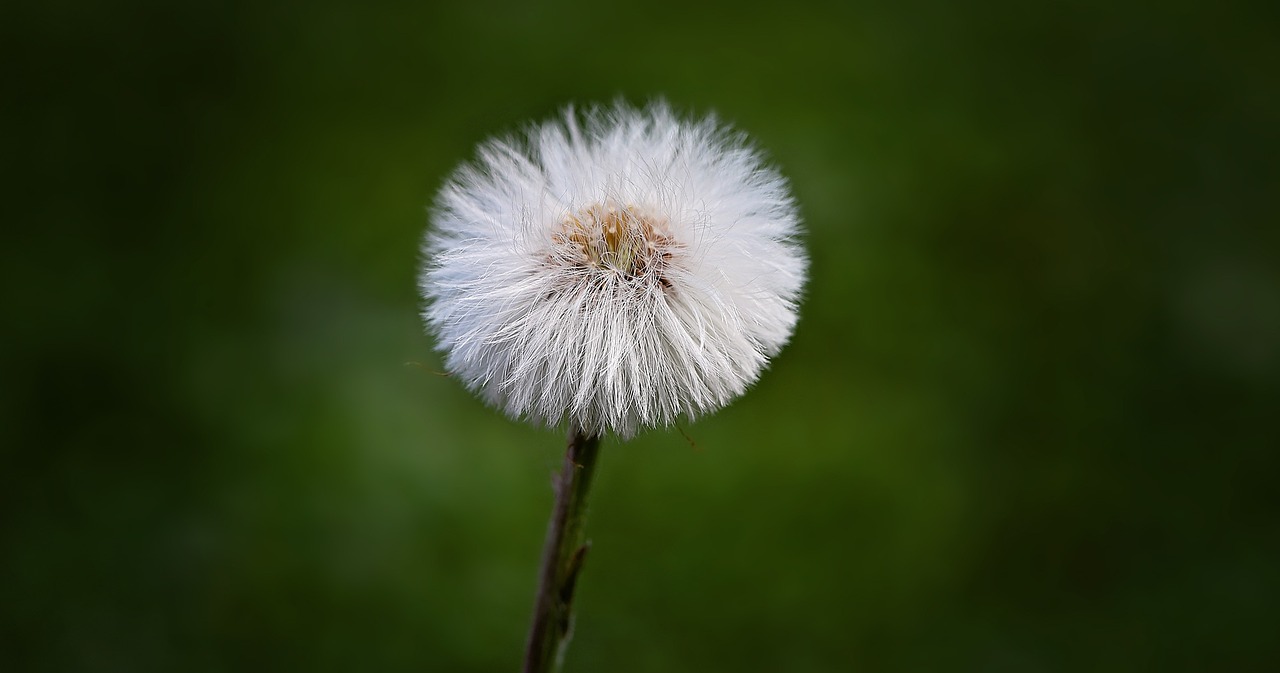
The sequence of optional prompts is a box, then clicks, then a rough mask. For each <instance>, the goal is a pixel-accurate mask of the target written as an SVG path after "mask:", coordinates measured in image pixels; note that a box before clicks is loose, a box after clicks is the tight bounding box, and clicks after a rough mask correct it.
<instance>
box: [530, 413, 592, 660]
mask: <svg viewBox="0 0 1280 673" xmlns="http://www.w3.org/2000/svg"><path fill="white" fill-rule="evenodd" d="M599 453H600V437H598V436H588V435H587V434H585V433H584V432H583V431H582V430H581V429H579V428H578V427H577V426H576V425H575V426H573V427H572V428H571V429H570V430H569V448H568V450H567V451H566V452H565V456H564V467H563V468H561V471H560V475H559V476H558V477H557V478H556V480H555V492H556V503H555V509H554V510H553V512H552V514H551V523H550V524H549V525H548V526H547V541H546V543H545V544H544V545H543V548H542V570H541V572H540V573H539V580H538V598H537V601H536V602H535V603H534V608H533V624H532V625H531V626H530V628H529V640H528V642H527V643H526V645H525V653H524V673H553V672H554V671H557V670H559V669H560V661H561V659H562V658H563V656H564V650H565V646H566V645H568V644H569V638H570V636H571V635H572V630H573V615H572V608H573V590H574V587H575V586H576V584H577V580H578V572H579V571H581V570H582V563H583V561H584V560H585V559H586V556H587V548H588V547H589V546H590V545H588V544H586V543H585V542H584V541H583V534H582V527H583V523H584V522H585V521H586V518H587V491H588V490H589V489H590V488H591V477H592V475H593V473H594V472H595V467H596V457H597V456H598V455H599Z"/></svg>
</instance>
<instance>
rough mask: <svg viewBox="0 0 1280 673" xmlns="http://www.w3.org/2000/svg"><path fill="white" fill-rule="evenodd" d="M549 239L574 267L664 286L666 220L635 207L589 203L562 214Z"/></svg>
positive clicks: (667, 254) (669, 243)
mask: <svg viewBox="0 0 1280 673" xmlns="http://www.w3.org/2000/svg"><path fill="white" fill-rule="evenodd" d="M553 238H554V240H555V242H556V244H557V245H558V246H559V247H560V248H561V249H562V250H563V251H564V252H565V253H567V254H566V257H567V258H568V259H569V260H571V262H572V263H574V264H575V265H576V266H582V267H586V268H589V269H599V270H608V271H613V272H616V273H620V274H622V275H625V276H628V277H632V278H641V277H650V276H652V277H654V278H657V279H658V280H659V281H660V282H662V284H663V285H664V286H666V284H667V283H666V282H665V281H664V280H663V278H662V270H663V267H664V265H665V263H666V261H667V260H669V259H670V258H671V249H672V248H673V247H674V244H673V242H672V240H671V235H670V233H669V231H668V222H667V219H666V218H664V217H657V216H654V215H651V214H649V213H647V212H645V211H644V210H642V209H641V208H639V207H638V206H635V205H625V206H618V205H613V204H600V203H596V204H592V205H590V206H587V207H586V208H583V209H582V210H579V211H577V212H574V213H570V214H568V215H566V216H565V217H564V219H563V220H562V221H561V222H560V225H559V227H558V229H557V231H556V233H555V235H554V237H553Z"/></svg>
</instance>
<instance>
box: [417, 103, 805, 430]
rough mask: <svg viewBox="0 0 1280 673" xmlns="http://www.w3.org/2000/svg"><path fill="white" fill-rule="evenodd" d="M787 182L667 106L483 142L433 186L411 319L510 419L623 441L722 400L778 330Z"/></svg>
mask: <svg viewBox="0 0 1280 673" xmlns="http://www.w3.org/2000/svg"><path fill="white" fill-rule="evenodd" d="M797 233H798V216H797V213H796V208H795V204H794V202H793V201H792V199H791V196H790V193H789V190H788V189H787V185H786V182H785V181H784V180H783V178H782V177H781V176H780V175H779V174H778V173H777V172H776V171H774V170H773V169H772V168H769V167H768V166H766V165H765V164H764V162H763V160H762V158H761V156H760V154H759V153H758V152H757V151H756V150H755V149H753V148H752V147H751V146H750V145H749V144H748V143H747V141H746V140H745V138H744V137H743V136H742V135H741V134H735V133H733V132H731V131H729V130H727V129H725V128H723V127H722V126H720V125H718V124H717V123H716V121H715V120H714V119H703V120H695V121H686V120H683V119H680V118H678V117H677V116H676V115H675V114H674V113H673V112H672V111H671V110H670V108H668V107H667V106H666V105H665V104H661V103H659V104H654V105H651V106H649V107H647V108H644V109H634V108H630V107H627V106H625V105H617V106H615V107H612V108H593V109H590V110H588V111H586V112H585V113H584V114H578V113H577V112H575V111H573V110H572V109H570V110H568V111H566V112H565V113H564V115H563V116H562V117H560V118H558V119H556V120H552V121H549V122H546V123H543V124H540V125H537V126H534V127H531V128H530V129H528V131H527V132H526V133H525V134H524V135H522V136H518V137H515V138H504V139H495V140H490V141H488V142H487V143H485V144H483V145H482V146H481V148H480V150H479V153H478V158H477V160H476V161H475V162H474V163H470V164H466V165H464V166H463V167H461V168H459V169H458V170H457V171H456V172H455V173H454V175H453V176H452V177H451V178H450V179H449V180H448V181H447V182H446V184H445V185H444V187H443V188H442V189H441V190H440V193H439V195H438V196H437V200H436V203H435V207H434V209H433V213H432V226H431V227H430V229H429V230H428V235H427V237H426V241H425V243H424V247H423V253H424V259H425V262H424V265H423V269H422V273H421V276H420V285H421V289H422V292H423V296H424V298H425V299H426V307H425V309H424V312H423V315H424V318H425V320H426V323H427V326H428V328H429V330H430V331H431V332H433V333H434V334H435V336H436V338H437V342H438V347H439V348H440V350H441V351H442V352H443V353H444V359H445V366H446V368H447V369H448V371H449V372H450V373H452V374H455V375H456V376H457V377H458V378H459V379H460V380H462V381H463V382H464V383H465V384H466V385H467V386H468V387H469V388H470V389H472V390H474V391H476V392H477V393H478V394H480V395H481V397H483V398H484V399H485V400H486V401H488V402H489V403H490V404H493V405H494V406H496V407H498V408H500V409H501V410H503V411H504V412H505V413H507V414H508V415H510V416H512V417H516V418H526V419H529V420H532V421H535V422H540V423H546V424H555V423H559V422H562V421H566V420H567V421H570V422H572V423H576V424H578V425H579V426H581V427H582V428H583V430H585V431H587V432H590V433H595V434H601V433H604V432H606V431H612V432H614V433H616V434H618V435H619V436H621V437H623V438H626V437H630V436H632V435H634V434H635V433H636V432H637V431H638V430H639V429H641V428H643V427H651V426H659V425H669V424H671V423H672V422H674V421H675V420H676V419H677V418H679V417H680V416H682V415H683V416H689V417H694V416H698V415H701V414H705V413H709V412H711V411H714V410H716V409H719V408H720V407H723V406H724V405H726V404H728V403H729V402H730V401H732V400H733V399H734V398H735V397H737V396H738V395H740V394H741V393H742V392H743V391H744V390H746V388H747V387H748V386H749V385H751V384H752V383H753V382H754V381H755V380H756V379H757V378H758V377H759V375H760V373H761V371H762V370H763V369H764V367H765V366H766V365H767V363H768V360H769V358H771V357H772V356H773V355H775V354H776V353H777V352H778V350H779V349H781V348H782V346H783V345H785V343H786V342H787V341H788V339H789V338H790V336H791V333H792V331H793V329H794V327H795V322H796V305H797V302H798V299H799V295H800V291H801V289H802V287H803V284H804V279H805V271H806V266H807V261H806V259H805V255H804V253H803V250H802V249H801V247H800V245H799V243H798V242H797V241H796V236H797Z"/></svg>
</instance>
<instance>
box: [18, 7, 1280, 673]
mask: <svg viewBox="0 0 1280 673" xmlns="http://www.w3.org/2000/svg"><path fill="white" fill-rule="evenodd" d="M1271 7H1272V9H1267V8H1265V7H1263V6H1262V3H1259V5H1258V6H1256V7H1254V8H1247V7H1244V6H1233V5H1231V4H1226V3H1211V2H1196V3H1191V2H1173V3H1151V6H1149V7H1140V6H1136V5H1133V4H1131V3H1116V2H1101V1H1100V2H1094V3H1083V4H1081V3H1070V4H1059V3H1022V2H1013V1H1008V2H999V1H997V2H979V3H942V2H938V3H933V2H916V1H908V2H892V1H888V0H875V1H873V2H862V3H848V4H844V5H842V6H840V7H836V6H828V7H819V6H793V5H789V4H787V3H781V2H777V3H769V4H759V5H757V4H751V3H740V2H732V3H719V4H716V5H714V6H713V5H709V4H701V3H696V2H664V3H645V4H640V5H631V6H614V5H612V4H609V3H602V2H595V3H578V4H567V3H523V2H488V1H466V2H452V3H441V4H438V5H437V4H432V3H423V4H418V5H396V6H390V5H382V4H379V3H361V4H355V3H353V4H350V5H341V4H336V3H332V2H245V3H234V4H228V3H217V2H179V3H156V4H154V5H141V4H137V3H130V2H116V3H98V4H87V3H80V2H44V3H33V2H23V1H19V2H7V3H5V6H4V8H3V9H0V37H3V40H2V41H0V44H3V45H4V47H3V48H4V50H5V51H6V55H4V58H3V59H2V60H3V63H4V65H3V66H0V68H3V72H4V89H3V109H4V113H5V119H6V120H5V122H4V127H5V128H4V135H5V139H4V146H3V148H0V149H2V150H3V154H4V163H5V165H6V166H7V169H6V173H7V174H8V175H7V177H5V178H4V180H3V181H4V183H5V189H6V191H9V192H10V194H9V195H8V196H6V197H5V199H4V204H3V211H4V213H5V216H4V219H5V222H4V230H5V244H4V246H3V247H4V253H3V255H4V257H3V262H4V263H3V274H4V275H3V278H0V293H2V296H3V300H4V330H3V339H4V345H5V347H4V358H3V360H2V366H3V370H2V372H0V374H2V377H3V400H2V401H3V405H2V407H0V409H2V412H0V413H3V416H2V417H0V427H2V428H3V430H2V432H3V449H2V451H3V453H2V454H0V455H2V456H3V463H2V464H0V507H2V509H0V517H2V519H0V522H2V523H3V527H2V529H0V530H2V532H0V668H2V669H4V670H5V671H195V672H199V671H254V670H262V671H513V670H515V669H516V667H517V662H518V661H519V658H520V650H521V646H522V643H523V639H524V632H525V628H526V622H527V618H528V616H529V613H530V607H531V601H532V594H533V581H534V579H535V575H536V564H537V558H538V553H539V549H540V546H541V539H542V535H543V531H544V526H545V521H546V517H547V515H548V513H549V509H550V490H549V488H548V485H549V475H550V473H551V471H552V469H553V468H554V467H555V466H556V465H557V463H558V461H559V457H560V452H561V446H562V442H563V437H562V435H561V434H560V433H559V432H557V431H548V430H541V429H536V428H531V427H526V426H523V425H521V424H518V423H515V422H511V421H508V420H506V419H504V418H502V417H501V416H500V415H499V414H497V413H495V412H493V411H491V410H489V409H486V408H485V407H484V406H483V405H482V404H481V403H480V402H479V401H477V400H476V399H474V398H473V397H472V396H471V395H469V394H468V393H467V392H466V391H465V390H463V389H462V387H461V386H460V385H459V384H458V383H457V382H456V381H452V380H450V379H448V378H444V377H439V376H436V375H433V374H432V373H431V371H432V370H433V369H438V368H439V366H440V365H439V358H438V356H437V355H436V354H434V353H433V351H432V342H431V340H430V339H429V338H428V337H426V336H424V335H423V334H422V331H421V327H420V324H419V320H418V318H417V311H418V297H417V294H416V288H415V273H416V266H417V265H418V252H417V247H418V243H419V240H420V237H421V235H422V232H423V228H424V226H425V223H426V208H427V207H428V205H429V203H430V201H431V198H432V196H433V194H434V192H435V190H436V189H437V188H438V186H439V185H440V184H441V182H442V181H443V180H444V178H445V176H446V175H447V174H448V172H449V171H450V170H451V169H452V168H453V167H454V166H455V165H457V164H458V163H459V162H461V161H463V160H465V159H468V158H469V157H470V156H471V154H472V151H473V148H474V146H475V144H476V143H478V142H479V141H481V140H482V139H484V138H485V137H487V136H489V135H491V134H493V133H500V132H506V131H510V130H512V129H516V128H518V127H519V126H520V125H521V124H524V123H526V122H528V121H530V120H535V119H542V118H546V117H548V116H550V115H553V114H555V113H556V111H557V110H558V109H559V108H560V107H561V106H563V105H564V104H567V103H570V102H577V103H590V102H596V101H603V102H608V101H611V100H613V99H614V98H615V97H618V96H622V97H625V98H626V99H628V100H630V101H632V102H636V103H639V102H643V101H645V100H647V99H649V98H651V97H655V96H665V97H666V98H667V99H668V100H670V101H671V102H672V103H673V104H674V105H675V106H677V107H678V108H680V109H682V110H685V111H690V112H694V113H697V114H705V113H708V112H712V111H714V112H716V113H717V114H719V115H720V116H721V117H722V118H723V119H725V120H726V121H728V122H731V123H732V124H734V125H735V126H737V127H738V128H740V129H742V130H745V131H747V132H749V133H750V134H752V135H753V137H754V138H755V139H756V140H757V142H758V143H759V144H760V145H761V146H762V147H763V148H765V149H766V150H767V151H768V153H769V156H770V158H771V160H772V161H773V162H775V163H776V164H777V165H778V166H779V167H780V168H781V170H782V171H783V172H784V173H785V174H786V175H787V176H788V177H789V178H790V179H791V181H792V184H793V187H794V190H795V194H796V197H797V198H798V200H799V202H800V204H801V207H802V210H803V214H804V217H805V221H806V227H807V231H808V233H807V245H808V248H809V250H810V252H811V255H812V261H813V267H812V276H811V280H810V283H809V286H808V296H807V298H806V301H805V304H804V307H803V311H802V319H801V322H800V325H799V328H798V330H797V332H796V335H795V338H794V340H793V342H792V344H791V345H790V346H789V347H788V348H787V349H786V350H785V351H784V352H783V353H782V355H781V356H780V357H778V358H777V360H776V361H775V363H774V365H773V367H772V368H771V369H770V371H768V372H767V373H766V374H765V376H764V377H763V378H762V380H761V381H760V383H759V385H757V386H756V388H755V389H754V390H753V391H751V392H750V393H749V394H748V395H746V396H745V397H743V398H742V399H741V400H740V401H738V402H737V403H735V404H734V405H732V406H731V407H729V408H728V409H725V410H724V411H722V412H720V413H719V414H717V415H715V416H714V417H711V418H707V419H703V420H699V421H697V422H694V423H691V424H688V425H687V428H686V430H687V432H688V434H689V435H690V436H691V438H692V440H693V442H692V443H691V442H689V441H686V439H684V438H683V437H681V435H680V434H679V433H677V432H675V431H665V432H649V433H647V434H644V435H642V436H641V437H640V438H639V439H637V440H635V441H633V442H629V443H627V444H619V443H617V442H609V443H608V444H607V445H606V447H605V450H604V455H603V457H602V463H601V472H600V474H599V480H598V482H597V492H596V496H597V497H596V498H595V501H594V509H593V511H592V519H591V521H590V525H589V530H590V534H591V537H592V539H593V540H594V545H595V546H594V547H593V550H592V553H591V557H590V559H589V563H588V566H587V569H586V573H585V576H584V577H583V580H582V584H581V585H580V588H579V606H578V608H579V621H578V630H577V635H576V638H575V641H574V643H573V647H572V649H571V650H570V653H569V657H568V660H567V665H566V669H565V670H566V671H567V672H575V671H610V672H619V673H625V672H630V671H663V672H665V671H795V672H803V671H921V670H938V671H970V670H972V671H979V670H980V671H1139V670H1158V671H1170V670H1188V671H1208V670H1260V669H1264V668H1266V665H1267V663H1268V662H1270V664H1271V665H1275V664H1276V663H1277V661H1278V660H1280V641H1278V640H1277V629H1278V625H1280V610H1278V609H1277V607H1276V606H1277V602H1280V569H1278V567H1277V563H1280V523H1278V519H1277V515H1278V512H1277V508H1276V506H1275V501H1276V494H1275V492H1274V491H1275V489H1276V480H1277V475H1280V464H1278V462H1280V461H1277V457H1276V448H1277V439H1276V435H1277V428H1276V425H1277V423H1276V420H1275V416H1276V413H1277V409H1278V408H1280V406H1278V405H1277V398H1278V392H1280V270H1278V265H1277V251H1278V250H1280V235H1278V233H1277V230H1278V227H1277V222H1280V217H1277V208H1276V190H1277V185H1280V175H1278V171H1277V156H1278V152H1280V142H1278V131H1277V129H1278V128H1280V124H1278V122H1277V119H1278V116H1280V105H1278V104H1277V101H1278V96H1277V84H1276V79H1277V78H1276V64H1277V63H1280V48H1278V47H1277V44H1278V41H1277V37H1276V36H1277V34H1280V31H1278V26H1277V23H1278V22H1277V21H1276V18H1277V17H1276V10H1275V9H1274V7H1275V5H1274V4H1272V5H1271ZM406 362H419V363H421V366H415V365H406V364H405V363H406Z"/></svg>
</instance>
